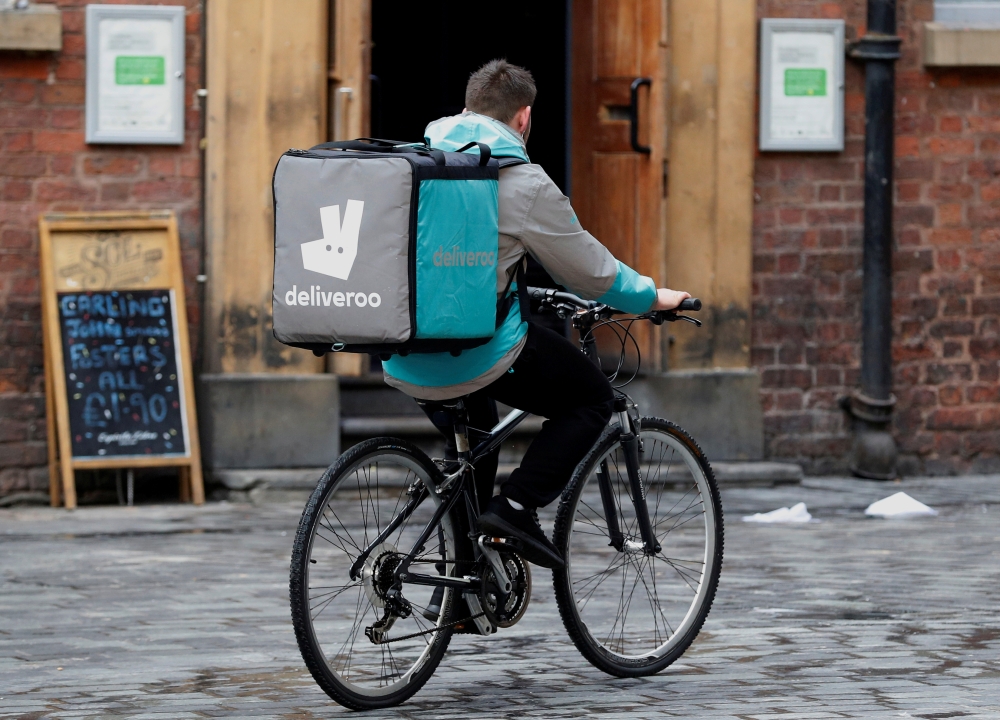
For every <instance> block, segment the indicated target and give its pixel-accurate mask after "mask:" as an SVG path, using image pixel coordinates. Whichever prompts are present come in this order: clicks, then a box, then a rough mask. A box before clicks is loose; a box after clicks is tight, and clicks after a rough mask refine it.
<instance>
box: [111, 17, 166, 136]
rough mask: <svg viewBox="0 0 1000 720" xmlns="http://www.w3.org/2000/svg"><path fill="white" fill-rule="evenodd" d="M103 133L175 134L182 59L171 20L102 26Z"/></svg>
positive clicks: (117, 21) (122, 21)
mask: <svg viewBox="0 0 1000 720" xmlns="http://www.w3.org/2000/svg"><path fill="white" fill-rule="evenodd" d="M99 37H100V51H99V56H98V57H99V60H98V66H99V67H98V72H99V76H98V78H99V79H98V88H99V90H98V106H97V129H98V131H99V132H119V133H120V132H126V133H127V132H137V133H141V132H169V131H170V129H171V123H172V120H173V117H172V112H171V95H172V93H171V88H172V82H174V80H173V77H174V72H175V71H176V70H177V68H175V67H174V65H175V62H176V59H175V58H174V57H173V52H172V47H171V22H170V20H166V19H164V20H152V19H151V20H128V19H104V20H101V23H100V32H99Z"/></svg>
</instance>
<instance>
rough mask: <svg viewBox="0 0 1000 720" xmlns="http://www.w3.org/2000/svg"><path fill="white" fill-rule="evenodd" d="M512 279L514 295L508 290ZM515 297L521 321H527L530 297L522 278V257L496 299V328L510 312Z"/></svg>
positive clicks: (529, 315)
mask: <svg viewBox="0 0 1000 720" xmlns="http://www.w3.org/2000/svg"><path fill="white" fill-rule="evenodd" d="M514 280H517V291H516V292H517V294H516V295H515V294H514V293H512V292H511V291H510V286H511V285H512V284H513V282H514ZM515 297H516V298H517V306H518V310H519V311H520V313H521V321H522V322H528V321H529V320H531V299H530V298H529V297H528V285H527V283H526V282H525V279H524V258H521V261H520V262H519V263H518V264H517V270H516V271H515V272H514V274H513V275H511V276H510V279H508V280H507V287H505V288H504V289H503V294H501V296H500V299H499V300H497V324H496V328H497V329H499V328H500V326H501V325H503V324H504V321H505V320H507V315H508V314H510V308H511V306H512V305H513V304H514V298H515Z"/></svg>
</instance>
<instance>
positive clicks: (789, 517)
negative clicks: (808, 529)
mask: <svg viewBox="0 0 1000 720" xmlns="http://www.w3.org/2000/svg"><path fill="white" fill-rule="evenodd" d="M810 520H812V515H810V514H809V510H807V509H806V504H805V503H798V504H796V505H792V506H791V507H790V508H787V507H781V508H778V509H777V510H772V511H771V512H766V513H754V514H753V515H744V516H743V522H755V523H806V522H809V521H810Z"/></svg>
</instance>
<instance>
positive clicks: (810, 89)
mask: <svg viewBox="0 0 1000 720" xmlns="http://www.w3.org/2000/svg"><path fill="white" fill-rule="evenodd" d="M785 95H786V96H792V97H802V96H807V97H808V96H811V97H817V96H824V95H826V70H824V69H823V68H786V69H785Z"/></svg>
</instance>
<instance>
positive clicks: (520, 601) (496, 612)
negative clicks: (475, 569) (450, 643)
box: [480, 552, 531, 628]
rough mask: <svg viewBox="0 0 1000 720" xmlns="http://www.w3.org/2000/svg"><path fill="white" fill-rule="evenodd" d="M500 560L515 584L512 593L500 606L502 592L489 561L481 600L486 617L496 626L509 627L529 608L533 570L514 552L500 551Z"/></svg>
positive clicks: (483, 581)
mask: <svg viewBox="0 0 1000 720" xmlns="http://www.w3.org/2000/svg"><path fill="white" fill-rule="evenodd" d="M500 560H501V562H503V566H504V567H505V568H506V569H507V574H508V576H509V577H510V578H511V584H512V585H513V588H512V589H511V592H510V595H508V596H507V602H505V603H504V604H503V607H498V605H499V603H500V597H501V596H502V593H501V592H500V588H499V586H498V583H497V580H496V575H495V574H494V572H493V568H492V567H490V565H489V564H488V563H487V564H486V567H485V570H484V572H483V580H482V587H481V590H480V600H481V601H482V605H483V612H484V613H486V618H487V619H488V620H489V621H490V622H491V623H493V624H494V625H495V626H496V627H502V628H508V627H510V626H511V625H514V624H515V623H516V622H517V621H518V620H520V619H521V618H522V617H524V612H525V610H527V609H528V602H529V601H530V600H531V570H530V569H528V564H527V563H526V562H524V560H522V559H521V558H520V557H519V556H518V555H516V554H514V553H508V552H500Z"/></svg>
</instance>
